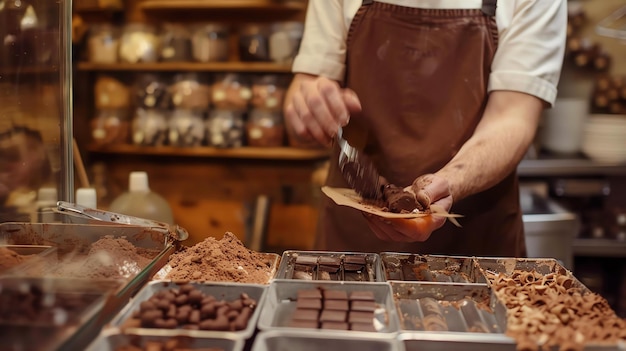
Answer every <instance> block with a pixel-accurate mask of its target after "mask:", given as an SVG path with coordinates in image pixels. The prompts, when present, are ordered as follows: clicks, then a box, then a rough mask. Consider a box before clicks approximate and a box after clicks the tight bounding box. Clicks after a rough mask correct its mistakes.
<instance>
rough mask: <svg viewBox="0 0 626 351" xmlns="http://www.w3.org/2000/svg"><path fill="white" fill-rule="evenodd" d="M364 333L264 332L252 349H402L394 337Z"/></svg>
mask: <svg viewBox="0 0 626 351" xmlns="http://www.w3.org/2000/svg"><path fill="white" fill-rule="evenodd" d="M377 335H378V334H373V335H368V336H363V335H361V334H359V335H350V334H349V333H346V334H343V335H324V334H320V333H310V332H305V331H299V332H298V331H278V330H273V331H266V332H261V333H259V334H258V335H257V337H256V338H255V340H254V344H253V345H252V351H292V350H298V351H317V350H319V351H346V350H359V351H403V350H404V347H403V345H402V343H401V342H399V341H398V340H396V339H395V338H387V337H375V336H377Z"/></svg>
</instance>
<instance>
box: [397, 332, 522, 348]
mask: <svg viewBox="0 0 626 351" xmlns="http://www.w3.org/2000/svg"><path fill="white" fill-rule="evenodd" d="M398 340H399V342H400V343H401V344H402V346H403V348H404V349H405V350H406V351H424V350H428V351H449V350H463V351H517V344H516V343H515V341H514V340H513V339H511V338H509V337H507V336H504V335H502V334H488V335H479V334H471V335H459V334H452V333H419V332H402V333H400V334H399V335H398Z"/></svg>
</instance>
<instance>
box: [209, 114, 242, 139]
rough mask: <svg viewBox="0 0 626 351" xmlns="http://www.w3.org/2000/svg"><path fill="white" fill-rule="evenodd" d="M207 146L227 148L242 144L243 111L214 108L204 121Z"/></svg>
mask: <svg viewBox="0 0 626 351" xmlns="http://www.w3.org/2000/svg"><path fill="white" fill-rule="evenodd" d="M206 127H207V142H208V144H209V146H214V147H220V148H228V147H240V146H243V138H244V117H243V111H238V110H224V109H216V110H213V111H211V112H210V113H209V118H208V119H207V122H206Z"/></svg>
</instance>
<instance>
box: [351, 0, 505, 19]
mask: <svg viewBox="0 0 626 351" xmlns="http://www.w3.org/2000/svg"><path fill="white" fill-rule="evenodd" d="M363 2H364V3H365V0H364V1H363ZM497 2H498V0H483V7H482V11H483V13H484V14H485V15H486V16H491V17H493V16H495V15H496V7H497V5H496V3H497Z"/></svg>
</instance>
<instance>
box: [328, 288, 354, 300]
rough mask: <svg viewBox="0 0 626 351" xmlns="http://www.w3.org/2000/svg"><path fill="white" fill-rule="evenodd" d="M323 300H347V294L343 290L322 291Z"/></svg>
mask: <svg viewBox="0 0 626 351" xmlns="http://www.w3.org/2000/svg"><path fill="white" fill-rule="evenodd" d="M323 295H324V299H325V300H347V299H348V293H346V292H345V291H343V290H324V292H323Z"/></svg>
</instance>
